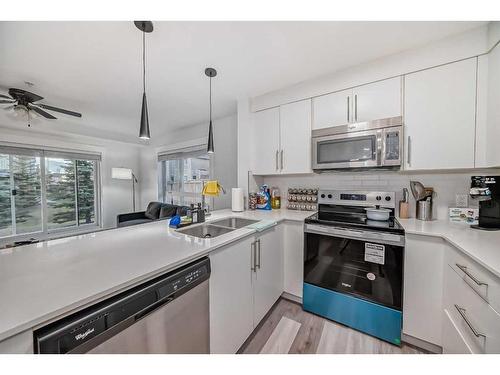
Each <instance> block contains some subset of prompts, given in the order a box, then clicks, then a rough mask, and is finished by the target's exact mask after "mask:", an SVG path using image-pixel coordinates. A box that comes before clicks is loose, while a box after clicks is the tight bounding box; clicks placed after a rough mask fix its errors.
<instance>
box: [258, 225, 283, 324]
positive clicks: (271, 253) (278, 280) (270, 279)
mask: <svg viewBox="0 0 500 375" xmlns="http://www.w3.org/2000/svg"><path fill="white" fill-rule="evenodd" d="M257 241H260V243H259V242H257V257H256V258H257V259H256V264H257V269H256V272H255V275H254V325H255V326H257V324H259V322H260V321H261V320H262V318H263V317H264V316H265V315H266V314H267V312H268V311H269V310H270V309H271V307H272V306H273V304H274V303H275V302H276V301H277V300H278V298H279V297H280V296H281V294H282V293H283V242H282V226H275V227H273V228H272V229H268V230H267V231H265V232H263V233H262V234H261V235H260V236H259V237H258V238H257Z"/></svg>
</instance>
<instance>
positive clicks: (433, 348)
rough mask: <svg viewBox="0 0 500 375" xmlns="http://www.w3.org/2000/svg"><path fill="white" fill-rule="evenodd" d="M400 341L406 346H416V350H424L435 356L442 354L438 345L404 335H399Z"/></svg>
mask: <svg viewBox="0 0 500 375" xmlns="http://www.w3.org/2000/svg"><path fill="white" fill-rule="evenodd" d="M401 341H402V342H404V343H406V344H410V345H413V346H416V347H417V348H420V349H424V350H426V351H428V352H431V353H436V354H441V353H443V348H441V347H440V346H439V345H436V344H432V343H430V342H428V341H425V340H421V339H418V338H416V337H413V336H410V335H407V334H405V333H402V334H401Z"/></svg>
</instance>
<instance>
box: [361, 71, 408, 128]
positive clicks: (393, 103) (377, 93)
mask: <svg viewBox="0 0 500 375" xmlns="http://www.w3.org/2000/svg"><path fill="white" fill-rule="evenodd" d="M353 105H354V108H353V117H354V118H353V120H352V121H353V122H361V121H371V120H379V119H384V118H389V117H396V116H401V77H395V78H390V79H385V80H383V81H379V82H374V83H370V84H367V85H363V86H359V87H355V88H354V89H353Z"/></svg>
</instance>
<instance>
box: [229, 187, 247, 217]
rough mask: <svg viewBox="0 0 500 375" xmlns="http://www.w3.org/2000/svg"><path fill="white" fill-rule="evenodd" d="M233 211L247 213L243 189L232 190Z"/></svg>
mask: <svg viewBox="0 0 500 375" xmlns="http://www.w3.org/2000/svg"><path fill="white" fill-rule="evenodd" d="M231 210H233V211H234V212H241V211H245V204H244V200H243V189H242V188H232V189H231Z"/></svg>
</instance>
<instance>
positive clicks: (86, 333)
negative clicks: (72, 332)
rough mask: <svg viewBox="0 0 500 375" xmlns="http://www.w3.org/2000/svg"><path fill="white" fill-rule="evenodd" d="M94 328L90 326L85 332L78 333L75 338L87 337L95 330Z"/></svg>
mask: <svg viewBox="0 0 500 375" xmlns="http://www.w3.org/2000/svg"><path fill="white" fill-rule="evenodd" d="M94 330H95V329H94V328H89V329H87V330H86V331H85V332H83V333H79V334H78V335H76V336H75V340H77V341H78V340H83V339H84V338H85V337H87V336H88V335H90V334H91V333H92V332H94Z"/></svg>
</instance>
